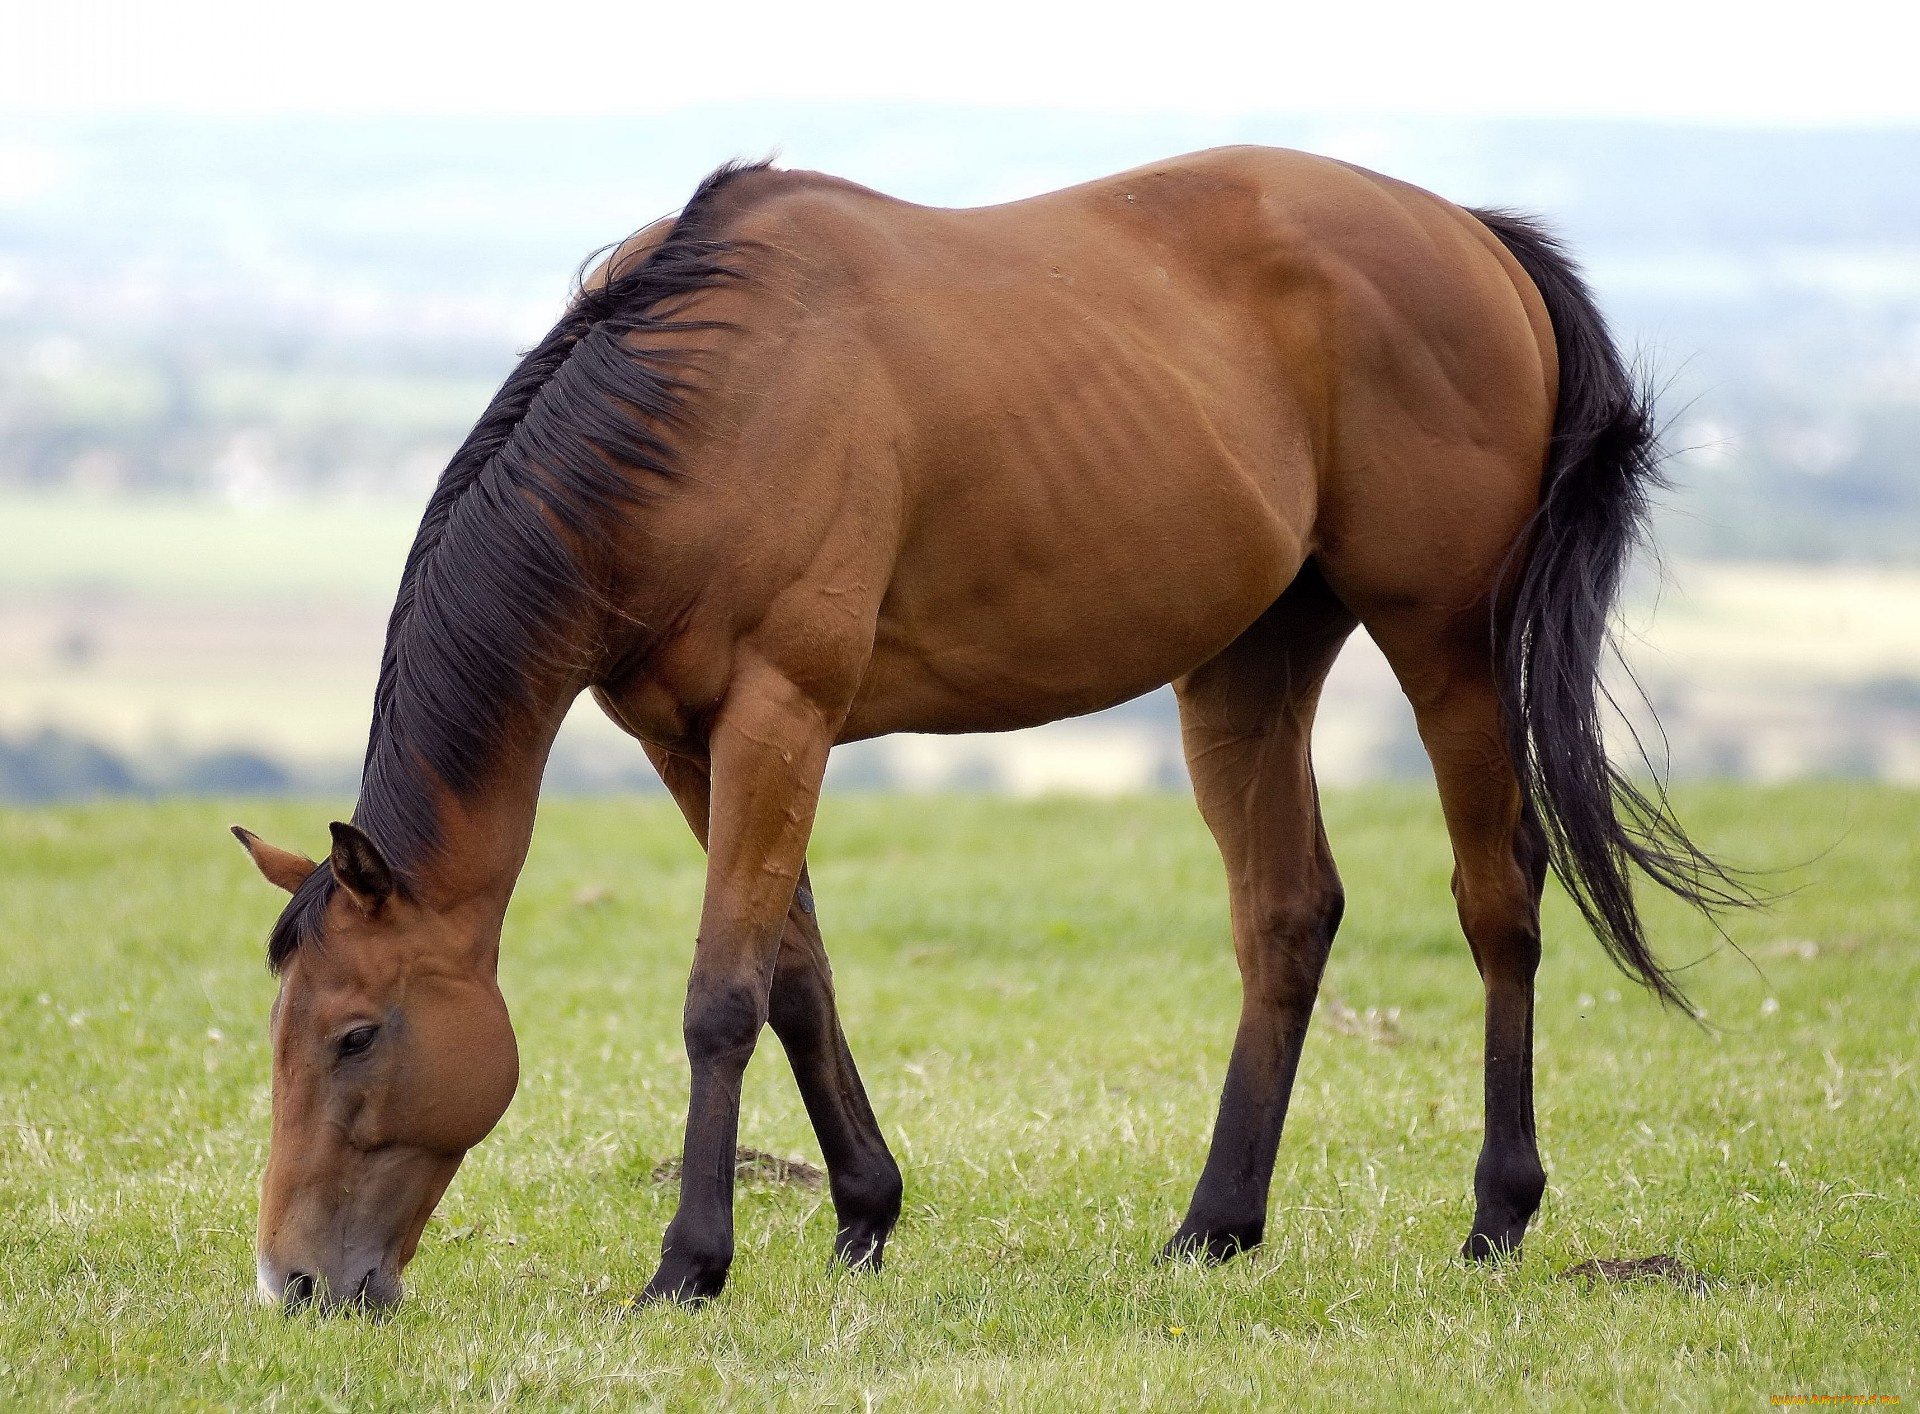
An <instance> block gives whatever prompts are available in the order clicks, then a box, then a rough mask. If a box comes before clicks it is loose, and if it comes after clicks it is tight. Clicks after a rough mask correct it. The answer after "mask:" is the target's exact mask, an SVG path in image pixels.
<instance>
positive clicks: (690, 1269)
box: [641, 978, 767, 1304]
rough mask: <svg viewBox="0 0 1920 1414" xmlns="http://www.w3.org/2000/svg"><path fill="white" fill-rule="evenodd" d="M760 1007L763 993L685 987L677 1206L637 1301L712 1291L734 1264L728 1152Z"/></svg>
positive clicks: (691, 1298)
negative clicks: (684, 1093) (683, 1129)
mask: <svg viewBox="0 0 1920 1414" xmlns="http://www.w3.org/2000/svg"><path fill="white" fill-rule="evenodd" d="M766 1014H767V1004H766V994H765V992H764V991H762V992H758V993H756V992H755V991H753V990H749V989H744V988H735V987H727V986H717V987H703V986H701V985H700V982H699V980H698V979H697V978H696V980H695V982H694V984H693V986H692V987H691V988H689V990H688V994H687V1010H686V1022H685V1027H686V1038H687V1059H688V1061H689V1062H690V1064H691V1067H692V1072H693V1085H692V1091H691V1094H690V1095H689V1097H688V1106H687V1136H686V1143H685V1146H684V1148H683V1149H682V1150H681V1168H680V1206H679V1208H678V1209H677V1210H676V1211H675V1213H674V1215H673V1221H672V1222H670V1223H668V1224H667V1231H666V1236H665V1237H663V1238H662V1239H661V1242H660V1267H659V1270H658V1271H656V1272H655V1273H654V1275H653V1279H652V1280H651V1281H649V1282H648V1283H647V1286H646V1290H645V1292H644V1293H643V1294H642V1298H641V1299H642V1300H643V1301H658V1300H674V1301H681V1302H686V1303H689V1304H693V1303H698V1302H701V1301H705V1300H707V1299H708V1298H710V1297H713V1296H717V1295H719V1293H720V1289H721V1287H723V1286H725V1285H726V1280H727V1269H728V1268H729V1267H730V1266H731V1265H732V1264H733V1171H734V1152H735V1148H736V1146H737V1144H738V1142H739V1132H740V1081H741V1077H742V1076H743V1075H744V1074H745V1073H746V1069H747V1061H748V1060H749V1059H750V1058H751V1057H752V1055H753V1046H754V1041H755V1039H756V1038H757V1037H758V1036H759V1033H760V1028H761V1026H762V1025H763V1024H764V1022H765V1019H766Z"/></svg>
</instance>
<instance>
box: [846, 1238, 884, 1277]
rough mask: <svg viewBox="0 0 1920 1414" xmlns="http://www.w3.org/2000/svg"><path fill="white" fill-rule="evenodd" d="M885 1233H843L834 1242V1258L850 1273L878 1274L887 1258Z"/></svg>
mask: <svg viewBox="0 0 1920 1414" xmlns="http://www.w3.org/2000/svg"><path fill="white" fill-rule="evenodd" d="M886 1250H887V1235H886V1233H884V1232H842V1233H840V1234H839V1235H838V1236H836V1237H835V1238H834V1240H833V1258H834V1260H835V1261H836V1262H838V1263H840V1265H842V1266H843V1267H845V1268H846V1269H847V1270H848V1271H850V1272H877V1271H879V1270H880V1264H881V1262H882V1260H883V1259H884V1258H885V1256H886Z"/></svg>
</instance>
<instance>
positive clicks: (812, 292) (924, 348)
mask: <svg viewBox="0 0 1920 1414" xmlns="http://www.w3.org/2000/svg"><path fill="white" fill-rule="evenodd" d="M736 201H737V206H736V210H735V211H734V212H733V213H732V214H731V215H730V217H729V219H728V221H727V235H728V237H729V238H730V239H735V240H737V241H738V242H739V243H740V248H741V250H742V252H743V253H744V260H743V263H744V265H745V267H746V270H747V273H748V275H749V276H750V278H749V279H748V280H747V281H744V282H742V284H741V286H740V287H739V288H738V289H737V290H734V291H732V292H730V293H729V295H728V296H727V299H728V301H729V303H727V304H726V305H724V306H723V307H722V311H721V312H722V314H723V315H724V317H726V318H727V319H728V320H729V321H730V322H731V323H733V324H734V325H735V326H736V327H738V328H741V329H743V330H745V331H747V337H746V339H745V340H744V341H743V343H742V344H741V345H739V346H738V350H737V352H735V353H734V354H732V355H730V356H729V358H728V374H727V379H728V383H729V389H728V392H727V394H726V399H727V401H728V403H729V404H730V405H731V407H730V411H729V414H728V415H727V416H725V417H723V418H721V419H718V421H719V422H720V423H722V424H724V425H726V426H728V427H736V428H740V429H742V430H741V431H740V432H739V433H738V435H737V436H734V437H733V446H734V448H735V450H736V452H737V453H738V454H739V455H740V456H741V458H742V459H743V460H745V461H747V462H750V463H754V464H757V465H758V466H759V467H760V469H759V470H758V471H755V470H754V469H753V468H752V467H743V468H741V470H740V474H741V475H742V476H759V477H765V476H777V477H780V478H781V481H782V486H783V492H784V495H791V496H793V497H796V498H801V499H803V500H805V499H808V498H811V499H812V500H813V501H815V502H833V503H845V502H847V500H848V497H847V494H846V488H845V486H844V483H845V481H846V479H847V478H848V477H865V478H868V479H870V480H872V481H873V482H874V483H875V486H874V487H873V488H870V489H869V490H867V491H865V492H863V493H862V494H861V495H860V496H859V497H858V498H857V499H858V500H859V501H860V502H861V503H864V504H865V505H866V506H867V507H868V508H869V511H870V512H873V513H870V514H868V515H867V516H866V520H865V523H864V524H862V525H860V526H858V527H851V526H850V527H849V528H848V529H847V530H846V531H845V532H844V534H845V535H846V536H848V537H851V538H852V539H853V540H858V539H861V538H862V537H864V539H865V542H866V543H863V544H860V545H858V546H854V545H852V544H851V542H850V544H849V546H848V547H844V548H842V549H840V550H836V551H835V552H834V556H835V557H837V558H838V559H841V560H846V559H849V558H854V559H860V558H864V559H865V561H866V562H867V563H868V564H869V565H870V566H871V567H872V568H873V569H874V570H875V572H876V573H880V572H884V574H885V576H886V587H885V592H884V595H883V596H882V599H881V602H880V603H879V604H878V605H877V606H876V610H875V624H874V629H873V633H874V647H873V653H872V656H871V661H870V663H869V664H868V667H867V669H866V674H865V679H864V682H863V685H862V688H861V691H860V694H859V701H858V702H857V703H856V705H855V709H854V712H853V717H852V719H851V721H850V723H849V735H864V734H869V733H875V732H883V731H892V730H902V729H914V728H919V729H923V730H925V729H933V730H942V729H967V728H993V727H1003V726H1014V725H1021V724H1023V723H1024V722H1026V721H1030V720H1031V721H1037V720H1044V719H1047V718H1050V717H1056V716H1060V715H1065V714H1067V713H1071V712H1077V711H1086V710H1090V709H1092V708H1095V707H1099V706H1102V705H1105V704H1106V703H1109V702H1112V701H1117V700H1122V699H1124V698H1125V697H1127V696H1131V695H1133V694H1135V693H1138V692H1141V691H1144V690H1146V689H1148V688H1151V687H1153V686H1155V685H1156V684H1158V683H1160V682H1164V681H1167V680H1168V679H1170V678H1171V677H1174V676H1177V675H1179V674H1181V673H1184V672H1186V671H1188V670H1190V669H1191V668H1192V667H1194V666H1196V665H1197V664H1198V663H1200V662H1202V661H1205V660H1206V659H1207V658H1208V657H1210V656H1211V655H1212V654H1213V653H1215V652H1217V651H1219V649H1220V648H1222V647H1224V646H1225V645H1226V643H1228V642H1230V641H1231V640H1232V639H1233V638H1234V637H1236V636H1237V635H1238V634H1239V633H1240V632H1241V631H1242V630H1243V629H1244V628H1245V627H1246V626H1247V625H1248V624H1249V623H1251V622H1252V621H1253V620H1254V619H1255V618H1257V617H1258V616H1259V614H1260V613H1261V612H1262V611H1263V610H1264V609H1265V608H1266V606H1267V605H1269V604H1271V603H1272V602H1273V601H1274V599H1275V598H1277V597H1278V595H1279V594H1280V592H1281V591H1282V590H1283V589H1284V588H1285V587H1286V585H1287V584H1288V583H1289V582H1290V581H1291V580H1292V578H1293V577H1294V575H1295V574H1296V573H1297V572H1298V570H1299V568H1300V566H1301V564H1302V563H1303V562H1304V560H1305V559H1306V557H1307V556H1308V555H1310V554H1314V553H1316V552H1318V553H1320V554H1321V556H1322V559H1323V562H1330V563H1329V569H1330V578H1332V579H1334V581H1335V582H1336V585H1337V586H1338V584H1339V582H1340V580H1341V579H1342V578H1345V579H1346V580H1348V581H1349V583H1351V584H1352V586H1353V588H1354V591H1355V593H1356V594H1357V595H1364V594H1366V593H1368V592H1373V591H1374V590H1375V589H1376V588H1377V592H1380V593H1382V594H1389V595H1390V594H1394V593H1398V592H1400V587H1399V586H1397V585H1395V583H1394V582H1393V580H1394V576H1395V575H1396V574H1398V573H1400V568H1399V566H1398V565H1397V563H1396V562H1394V561H1393V559H1392V556H1391V555H1387V556H1386V560H1385V563H1383V564H1382V565H1380V566H1376V565H1375V564H1374V561H1375V560H1376V558H1378V555H1377V554H1376V551H1375V543H1376V540H1377V539H1379V538H1380V537H1375V536H1373V535H1372V534H1370V533H1369V525H1370V524H1372V525H1379V526H1381V527H1382V528H1383V530H1391V529H1392V527H1395V526H1400V527H1410V529H1409V530H1408V533H1410V534H1414V535H1416V536H1417V534H1418V533H1419V528H1420V527H1419V524H1418V523H1419V522H1420V521H1422V520H1425V521H1427V522H1428V523H1429V524H1439V525H1443V526H1444V525H1445V524H1448V523H1449V521H1450V518H1452V520H1454V521H1457V520H1458V517H1457V516H1454V515H1453V511H1454V508H1457V507H1458V505H1459V504H1460V503H1461V501H1462V496H1461V494H1460V487H1459V486H1458V485H1456V484H1453V483H1455V482H1457V481H1458V480H1459V479H1460V477H1462V476H1463V475H1470V476H1477V477H1479V478H1481V479H1483V480H1484V478H1485V472H1484V471H1483V470H1481V469H1479V466H1478V464H1479V463H1481V462H1484V461H1485V460H1486V459H1487V456H1488V449H1489V448H1490V447H1491V448H1493V449H1494V451H1495V453H1496V454H1497V455H1498V456H1499V457H1501V458H1504V459H1505V461H1506V462H1508V463H1511V464H1512V468H1513V469H1511V470H1510V471H1509V473H1508V479H1509V480H1510V481H1513V482H1515V484H1516V485H1517V484H1519V483H1524V481H1525V478H1526V477H1527V476H1528V475H1533V476H1535V477H1537V474H1538V466H1539V453H1540V451H1541V449H1542V448H1543V447H1544V438H1545V422H1546V421H1547V420H1550V417H1551V408H1550V395H1548V394H1546V393H1545V392H1544V391H1543V390H1544V388H1545V387H1546V386H1547V385H1548V382H1549V379H1548V375H1547V374H1545V373H1543V364H1542V353H1541V349H1540V346H1539V341H1538V337H1537V335H1538V331H1537V330H1536V329H1535V328H1534V327H1533V326H1532V324H1531V323H1530V321H1529V316H1528V310H1527V308H1526V306H1525V304H1524V302H1523V300H1524V297H1523V295H1522V293H1521V292H1520V290H1519V287H1518V286H1517V285H1516V284H1515V283H1514V281H1513V279H1512V276H1511V272H1510V271H1509V270H1508V268H1507V267H1506V265H1505V264H1503V253H1501V252H1500V250H1499V247H1498V243H1497V241H1495V240H1494V239H1493V238H1492V237H1491V236H1490V235H1489V234H1487V233H1486V232H1485V230H1484V228H1482V227H1480V226H1478V224H1477V223H1476V222H1474V221H1473V220H1472V218H1471V217H1469V216H1467V215H1466V214H1465V213H1463V212H1460V211H1459V210H1458V208H1454V207H1451V206H1449V205H1448V204H1447V203H1444V202H1442V201H1440V200H1439V199H1438V198H1435V197H1432V196H1430V195H1428V194H1426V193H1424V192H1420V191H1418V190H1417V189H1415V188H1411V187H1406V186H1404V185H1401V184H1398V183H1393V182H1389V181H1387V180H1385V179H1383V178H1379V177H1376V176H1374V175H1373V174H1371V173H1366V172H1362V171H1359V170H1358V169H1354V168H1351V167H1347V166H1345V165H1343V164H1340V163H1337V162H1331V161H1328V160H1325V159H1321V158H1315V157H1310V156H1307V155H1304V154H1300V153H1291V152H1284V151H1278V150H1272V149H1259V148H1232V149H1220V150H1216V151H1212V152H1205V153H1199V154H1195V155H1193V156H1190V157H1185V158H1179V159H1175V160H1172V161H1169V162H1165V163H1159V164H1155V165H1153V166H1149V167H1142V168H1139V169H1136V170H1135V171H1132V172H1127V173H1122V174H1120V175H1118V176H1115V177H1109V178H1104V179H1102V180H1100V181H1096V182H1090V183H1087V184H1084V185H1082V186H1078V187H1073V188H1069V189H1067V190H1064V191H1060V192H1055V193H1050V194H1048V195H1045V196H1040V197H1035V198H1031V199H1029V200H1024V201H1018V202H1012V203H1008V204H1006V205H1002V206H994V207H982V208H974V209H968V210H942V209H936V208H928V207H921V206H915V205H912V204H910V203H906V202H901V201H897V200H894V199H891V198H888V197H884V196H881V195H879V194H877V193H874V192H871V191H868V190H866V189H864V188H861V187H858V186H855V185H853V184H851V183H845V182H841V181H838V180H835V179H832V178H824V177H820V176H817V175H815V174H810V173H785V172H765V173H758V174H754V175H753V177H752V178H751V179H750V180H743V181H742V183H741V191H740V192H739V194H738V196H737V198H736ZM1549 337H1550V334H1549ZM1529 447H1531V455H1529V452H1528V448H1529ZM775 460H777V461H778V463H779V464H778V465H777V466H773V465H767V463H769V462H771V461H775ZM1522 489H1523V490H1524V488H1522ZM1474 494H1478V492H1475V493H1474ZM1487 495H1489V496H1493V497H1494V499H1499V500H1501V501H1503V502H1504V501H1517V500H1519V499H1525V497H1524V495H1518V496H1517V497H1516V494H1515V493H1514V491H1513V490H1512V488H1510V487H1505V488H1500V489H1499V490H1498V491H1497V492H1488V493H1487ZM783 499H784V496H783ZM1465 499H1466V500H1469V501H1471V500H1472V499H1473V495H1472V494H1470V495H1468V496H1467V497H1466V498H1465ZM1483 499H1485V497H1483ZM875 508H883V513H881V512H880V511H876V510H875ZM1485 511H1486V507H1484V506H1483V507H1482V508H1481V510H1480V512H1476V513H1475V514H1476V515H1477V516H1478V518H1479V519H1480V520H1482V521H1484V520H1486V519H1488V516H1487V515H1486V514H1485ZM1492 518H1493V519H1494V520H1500V521H1504V520H1506V519H1510V518H1511V517H1510V516H1509V515H1507V514H1506V513H1505V512H1504V511H1502V512H1501V513H1500V514H1498V515H1494V516H1493V517H1492ZM823 533H832V532H831V531H823ZM883 542H884V543H883ZM1407 544H1408V541H1407V539H1406V538H1405V537H1404V536H1402V537H1401V538H1400V542H1399V545H1400V551H1401V558H1402V559H1404V558H1405V556H1404V551H1405V548H1406V546H1407ZM810 553H814V552H810ZM1349 564H1350V565H1351V566H1352V567H1353V572H1352V573H1350V574H1345V575H1343V573H1342V571H1343V569H1344V568H1346V567H1347V566H1348V565H1349ZM1382 571H1384V573H1383V572H1382ZM1375 581H1378V584H1377V586H1376V584H1375Z"/></svg>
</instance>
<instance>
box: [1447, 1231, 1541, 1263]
mask: <svg viewBox="0 0 1920 1414" xmlns="http://www.w3.org/2000/svg"><path fill="white" fill-rule="evenodd" d="M1525 1231H1526V1229H1525V1228H1524V1227H1523V1228H1522V1229H1521V1230H1520V1232H1517V1233H1516V1232H1510V1231H1508V1230H1504V1229H1500V1230H1495V1231H1493V1232H1482V1231H1481V1230H1480V1229H1479V1228H1478V1227H1476V1228H1474V1230H1473V1231H1472V1232H1470V1233H1468V1234H1467V1240H1466V1241H1465V1242H1463V1243H1461V1244H1460V1255H1461V1257H1462V1258H1464V1259H1465V1260H1467V1261H1469V1262H1477V1263H1480V1264H1481V1265H1483V1266H1496V1265H1498V1264H1500V1263H1502V1262H1517V1261H1519V1260H1520V1239H1521V1236H1522V1235H1523V1234H1524V1233H1525Z"/></svg>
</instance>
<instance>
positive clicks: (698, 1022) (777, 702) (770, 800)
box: [643, 668, 837, 1303]
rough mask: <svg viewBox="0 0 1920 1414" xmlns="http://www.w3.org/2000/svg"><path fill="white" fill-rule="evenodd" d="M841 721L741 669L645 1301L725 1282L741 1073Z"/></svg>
mask: <svg viewBox="0 0 1920 1414" xmlns="http://www.w3.org/2000/svg"><path fill="white" fill-rule="evenodd" d="M836 723H837V718H836V717H835V716H834V715H833V714H832V712H831V711H830V710H828V709H823V708H822V707H821V706H820V705H819V704H818V703H817V702H816V701H814V700H813V699H812V698H810V697H809V696H808V695H807V694H806V693H804V692H802V691H801V690H800V689H799V688H797V687H795V686H794V685H793V684H792V683H791V682H789V681H788V680H787V679H786V678H784V677H783V676H781V675H780V674H778V673H776V672H774V671H772V670H771V669H767V668H759V669H747V670H744V671H743V672H742V673H741V674H740V675H739V676H737V677H736V679H735V682H734V684H733V686H732V687H731V688H730V689H729V691H728V694H727V698H726V701H725V703H724V704H723V705H722V707H721V709H720V712H719V715H718V717H717V718H716V720H715V722H714V726H713V730H712V733H711V736H710V740H709V753H710V758H711V761H712V799H711V805H710V814H709V817H708V839H707V894H706V903H705V906H704V907H703V908H702V910H701V914H700V936H699V938H698V939H697V941H696V942H695V944H694V954H693V975H692V977H691V978H690V979H689V981H688V984H687V1005H686V1012H685V1016H684V1025H685V1031H686V1042H687V1059H688V1061H689V1062H690V1063H691V1066H692V1073H693V1075H692V1078H693V1085H692V1095H691V1099H690V1102H689V1106H688V1112H687V1137H686V1147H685V1150H684V1152H683V1155H682V1168H681V1175H680V1208H679V1211H678V1212H676V1213H675V1214H674V1217H673V1221H672V1222H670V1223H669V1224H668V1225H667V1233H666V1237H665V1239H664V1241H663V1242H662V1243H661V1256H660V1269H659V1270H658V1271H657V1272H655V1273H654V1276H653V1280H651V1281H649V1282H648V1283H647V1288H646V1292H645V1294H644V1297H643V1299H644V1300H648V1301H658V1300H664V1299H668V1298H671V1299H673V1300H677V1301H684V1302H690V1303H697V1302H700V1301H704V1300H706V1299H708V1298H709V1297H712V1296H714V1295H717V1294H718V1293H719V1291H720V1288H721V1287H722V1286H724V1285H725V1284H726V1279H727V1268H728V1266H729V1265H731V1263H732V1261H733V1170H734V1146H735V1143H736V1139H737V1136H738V1133H739V1126H740V1080H741V1076H742V1075H743V1073H744V1072H745V1071H746V1068H747V1060H748V1058H749V1057H751V1056H752V1054H753V1047H754V1043H755V1041H756V1040H757V1039H758V1037H759V1034H760V1028H761V1027H762V1026H763V1025H765V1024H766V1021H767V1018H768V1012H769V1003H770V993H771V991H772V987H773V979H774V972H775V969H776V967H777V965H778V962H779V956H780V935H781V933H782V932H783V931H784V929H785V928H786V924H787V914H788V910H789V909H790V908H791V907H792V905H793V901H794V890H795V888H796V886H797V885H798V883H799V880H800V872H801V869H802V867H803V865H804V864H805V861H806V849H807V836H808V833H809V832H810V831H811V829H812V826H813V815H814V808H815V806H816V805H817V803H818V801H819V795H820V780H821V777H822V776H823V775H824V774H825V772H826V765H827V752H828V750H829V748H830V747H831V746H832V744H833V730H834V726H835V725H836Z"/></svg>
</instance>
